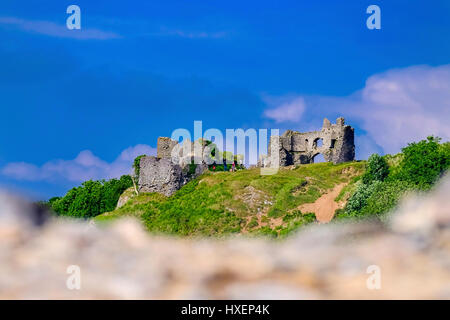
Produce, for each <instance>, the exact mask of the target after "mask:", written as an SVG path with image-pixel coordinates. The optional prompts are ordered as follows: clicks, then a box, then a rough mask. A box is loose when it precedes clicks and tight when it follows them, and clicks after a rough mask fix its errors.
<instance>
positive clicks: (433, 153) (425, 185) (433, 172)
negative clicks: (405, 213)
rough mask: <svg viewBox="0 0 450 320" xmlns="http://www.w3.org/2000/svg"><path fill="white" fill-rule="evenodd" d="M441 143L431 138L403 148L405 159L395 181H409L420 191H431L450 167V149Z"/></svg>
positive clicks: (395, 176) (435, 138)
mask: <svg viewBox="0 0 450 320" xmlns="http://www.w3.org/2000/svg"><path fill="white" fill-rule="evenodd" d="M439 141H440V138H437V137H433V136H430V137H428V138H427V139H426V140H422V141H420V142H417V143H415V142H414V143H410V144H408V146H407V147H405V148H403V149H402V153H403V155H404V157H403V159H402V161H401V163H400V169H399V170H398V173H397V174H395V175H394V177H393V179H399V180H405V181H409V182H411V183H413V184H415V185H416V186H417V187H418V188H419V189H425V190H426V189H429V188H430V187H431V186H432V185H433V184H434V183H435V181H436V180H437V179H438V178H439V177H440V176H441V175H442V174H443V173H444V172H445V171H446V170H447V169H448V168H449V167H450V147H449V145H448V143H445V144H442V145H441V144H439Z"/></svg>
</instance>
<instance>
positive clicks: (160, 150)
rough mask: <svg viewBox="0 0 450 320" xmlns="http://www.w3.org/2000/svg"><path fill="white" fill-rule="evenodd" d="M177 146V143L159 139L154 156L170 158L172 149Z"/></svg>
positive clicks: (164, 138)
mask: <svg viewBox="0 0 450 320" xmlns="http://www.w3.org/2000/svg"><path fill="white" fill-rule="evenodd" d="M177 144H178V142H177V141H175V140H172V139H170V138H167V137H159V138H158V145H157V151H156V156H157V157H158V158H170V157H171V152H172V149H173V148H174V147H175V146H176V145H177Z"/></svg>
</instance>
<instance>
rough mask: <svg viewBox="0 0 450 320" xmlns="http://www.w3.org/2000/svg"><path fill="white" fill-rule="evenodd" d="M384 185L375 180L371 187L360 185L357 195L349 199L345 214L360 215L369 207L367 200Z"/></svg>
mask: <svg viewBox="0 0 450 320" xmlns="http://www.w3.org/2000/svg"><path fill="white" fill-rule="evenodd" d="M382 184H383V183H382V182H381V181H379V180H375V181H373V182H372V183H371V184H369V185H367V184H364V183H359V184H358V186H357V187H356V190H355V193H354V194H353V195H352V196H351V197H350V198H349V199H348V202H347V205H346V207H345V212H347V213H348V214H350V215H360V214H361V211H362V209H363V208H364V207H365V206H366V205H367V200H368V199H369V198H370V197H371V196H372V195H373V194H374V193H375V192H376V191H377V190H379V189H378V188H379V186H380V185H382Z"/></svg>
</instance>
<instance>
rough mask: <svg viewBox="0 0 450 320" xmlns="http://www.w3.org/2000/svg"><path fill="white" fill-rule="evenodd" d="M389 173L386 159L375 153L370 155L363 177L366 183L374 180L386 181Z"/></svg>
mask: <svg viewBox="0 0 450 320" xmlns="http://www.w3.org/2000/svg"><path fill="white" fill-rule="evenodd" d="M388 174H389V167H388V164H387V162H386V160H385V159H384V158H383V157H381V156H379V155H378V154H376V153H374V154H372V155H371V156H370V157H369V160H368V162H367V168H366V172H365V173H364V175H363V177H362V181H363V183H364V184H367V185H369V184H370V183H372V182H373V181H384V179H385V178H386V177H387V176H388Z"/></svg>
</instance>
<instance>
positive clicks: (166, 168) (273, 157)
mask: <svg viewBox="0 0 450 320" xmlns="http://www.w3.org/2000/svg"><path fill="white" fill-rule="evenodd" d="M210 143H211V142H208V141H206V140H203V139H199V140H197V141H195V142H191V141H189V140H186V141H183V142H182V143H178V141H175V140H172V139H171V138H167V137H159V138H158V147H157V155H156V157H154V156H144V157H142V158H141V159H140V163H139V177H138V190H139V191H140V192H158V193H161V194H164V195H166V196H170V195H172V194H173V193H175V192H176V191H177V190H178V189H180V188H181V187H182V186H183V185H184V184H186V183H187V182H189V181H190V180H192V179H194V178H196V177H198V176H199V175H201V174H202V173H203V172H205V171H206V170H208V165H207V164H206V163H205V161H204V159H205V157H204V156H205V155H206V156H210V155H211V150H210V147H211V146H210ZM268 149H269V150H268V151H269V152H268V155H267V156H263V157H261V158H260V161H259V163H258V165H259V166H260V167H277V166H276V163H277V162H278V166H280V167H286V166H290V165H297V164H307V163H314V158H315V157H316V156H317V155H318V154H322V155H323V157H324V159H325V161H328V162H333V163H341V162H347V161H353V160H354V159H355V142H354V129H353V128H352V127H351V126H349V125H345V120H344V118H338V119H337V121H336V124H331V123H330V121H329V120H327V119H324V120H323V126H322V129H321V130H320V131H312V132H297V131H292V130H288V131H286V132H285V133H284V134H283V135H281V136H272V137H270V142H269V148H268ZM272 149H273V150H272ZM192 163H196V165H194V166H193V165H192ZM274 164H275V166H274Z"/></svg>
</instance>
